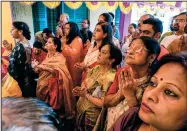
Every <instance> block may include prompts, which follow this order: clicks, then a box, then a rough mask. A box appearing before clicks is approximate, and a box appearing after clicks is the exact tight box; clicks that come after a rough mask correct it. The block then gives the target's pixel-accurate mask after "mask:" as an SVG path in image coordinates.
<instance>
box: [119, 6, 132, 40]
mask: <svg viewBox="0 0 187 131" xmlns="http://www.w3.org/2000/svg"><path fill="white" fill-rule="evenodd" d="M131 13H132V10H130V12H129V13H128V14H124V13H122V12H120V22H119V24H120V25H119V27H120V30H119V31H120V32H119V33H120V40H121V41H123V38H124V36H126V35H128V30H124V29H128V26H129V25H130V22H131Z"/></svg>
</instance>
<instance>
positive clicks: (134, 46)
mask: <svg viewBox="0 0 187 131" xmlns="http://www.w3.org/2000/svg"><path fill="white" fill-rule="evenodd" d="M159 53H160V46H159V44H158V42H157V41H156V40H154V39H153V38H150V37H147V36H142V37H140V38H136V39H134V40H133V41H132V43H131V44H130V47H129V48H128V50H127V55H126V63H127V64H128V65H127V66H125V67H123V68H122V69H120V70H119V71H118V72H117V74H116V76H115V80H114V82H113V84H112V85H111V87H110V88H109V90H108V92H107V95H106V96H105V102H104V103H105V106H106V107H109V108H108V113H107V118H106V120H107V125H106V126H107V127H106V129H107V130H109V129H110V128H111V127H112V125H113V124H114V123H115V121H116V120H117V119H118V118H119V116H120V115H122V114H123V113H124V112H126V111H127V110H128V109H129V108H131V107H133V106H134V105H137V104H139V102H140V101H141V98H142V93H143V90H144V87H145V86H146V82H147V81H148V79H149V76H150V69H151V67H152V65H154V63H155V61H156V59H157V56H158V54H159Z"/></svg>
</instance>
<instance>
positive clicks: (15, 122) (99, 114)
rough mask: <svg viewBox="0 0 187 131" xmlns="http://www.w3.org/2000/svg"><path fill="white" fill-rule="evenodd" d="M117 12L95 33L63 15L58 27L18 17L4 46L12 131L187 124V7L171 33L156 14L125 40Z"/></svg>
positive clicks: (144, 129)
mask: <svg viewBox="0 0 187 131" xmlns="http://www.w3.org/2000/svg"><path fill="white" fill-rule="evenodd" d="M113 19H114V14H113V13H111V12H109V13H102V14H101V15H100V16H99V18H98V23H97V24H96V26H95V29H94V31H93V33H92V32H91V31H90V29H89V26H90V21H89V20H88V19H84V20H82V24H81V27H82V28H81V29H79V28H78V25H77V24H76V23H75V22H70V21H69V16H68V14H66V13H63V14H61V15H60V18H59V22H58V25H57V27H56V32H54V33H53V32H52V31H51V30H50V29H49V28H45V29H43V31H39V32H37V33H36V34H35V42H34V43H33V48H31V46H30V44H31V43H29V40H30V38H31V36H30V33H31V32H30V30H29V27H28V25H27V24H26V23H24V22H21V21H15V22H13V23H12V30H11V35H12V37H13V38H14V39H16V44H15V47H13V45H12V43H9V42H8V40H4V41H3V47H4V48H3V49H2V58H1V62H2V67H1V69H2V70H1V74H2V75H1V76H2V99H3V100H2V127H3V128H2V129H3V130H6V131H14V130H21V131H26V130H33V131H39V130H40V131H42V130H47V131H56V130H59V131H60V130H68V131H92V130H93V131H157V130H160V131H170V130H173V131H176V130H178V131H185V130H187V36H186V34H187V12H182V13H180V14H178V15H176V16H173V19H172V21H171V25H170V28H171V31H170V32H166V33H164V34H162V33H163V25H162V22H161V20H159V19H158V18H155V17H154V16H153V15H150V14H145V15H143V16H141V17H140V19H139V21H138V24H135V23H131V24H130V25H129V27H128V33H129V34H128V35H127V36H125V37H124V38H123V40H122V41H120V37H119V36H120V35H119V29H118V28H117V27H116V26H115V25H114V23H113Z"/></svg>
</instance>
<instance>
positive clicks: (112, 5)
mask: <svg viewBox="0 0 187 131" xmlns="http://www.w3.org/2000/svg"><path fill="white" fill-rule="evenodd" d="M20 3H22V4H26V5H31V4H33V3H34V2H29V1H28V2H27V1H23V2H20ZM64 3H65V4H66V5H67V6H68V7H69V8H71V9H78V8H80V7H81V5H82V3H83V2H80V1H78V2H77V1H68V2H67V1H64ZM85 3H86V6H87V8H88V9H89V10H93V11H94V10H97V9H98V8H99V7H100V6H102V5H103V6H105V8H106V9H107V10H108V11H114V10H116V9H117V8H118V6H119V7H120V10H121V12H123V13H124V14H128V13H129V12H130V11H131V9H132V6H134V7H135V8H140V9H141V8H146V10H147V11H148V13H152V12H153V11H155V9H161V10H163V11H174V10H177V9H180V10H181V11H184V10H185V9H186V8H187V2H183V1H176V2H162V1H157V2H152V1H150V2H142V1H141V2H130V1H129V2H127V1H123V2H116V1H106V2H99V1H92V2H85ZM43 4H44V5H45V6H47V7H48V8H50V9H54V8H56V7H57V6H59V5H60V1H59V2H51V1H50V2H43ZM168 9H169V10H168Z"/></svg>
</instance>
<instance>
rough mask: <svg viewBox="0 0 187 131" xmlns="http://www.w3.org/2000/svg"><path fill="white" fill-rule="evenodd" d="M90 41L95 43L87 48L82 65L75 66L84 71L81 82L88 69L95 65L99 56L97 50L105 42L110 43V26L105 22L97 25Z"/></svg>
mask: <svg viewBox="0 0 187 131" xmlns="http://www.w3.org/2000/svg"><path fill="white" fill-rule="evenodd" d="M92 39H93V40H94V41H95V42H94V44H92V45H91V46H90V47H89V49H88V52H87V54H86V56H85V58H84V61H83V62H82V63H76V65H75V66H76V68H79V69H81V70H82V71H84V72H83V75H82V77H83V78H82V80H83V79H84V78H85V76H86V72H87V71H88V69H89V68H92V67H94V66H95V65H96V61H97V58H98V55H99V49H100V48H101V47H102V46H103V45H104V44H106V43H107V42H109V41H112V26H111V25H110V24H109V23H107V22H99V23H97V25H96V27H95V30H94V32H93V36H92Z"/></svg>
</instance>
